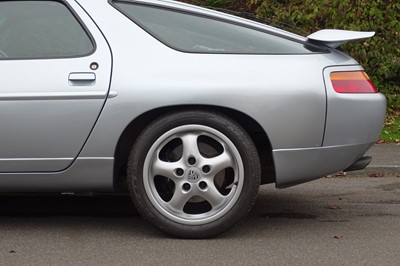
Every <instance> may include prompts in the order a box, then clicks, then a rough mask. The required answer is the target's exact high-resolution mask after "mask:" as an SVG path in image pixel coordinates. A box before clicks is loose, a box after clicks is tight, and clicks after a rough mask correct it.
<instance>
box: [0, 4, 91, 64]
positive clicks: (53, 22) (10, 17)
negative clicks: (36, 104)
mask: <svg viewBox="0 0 400 266" xmlns="http://www.w3.org/2000/svg"><path fill="white" fill-rule="evenodd" d="M93 49H94V46H93V43H92V41H91V39H90V38H89V36H88V35H87V34H86V32H85V31H84V29H83V28H82V26H81V25H80V23H79V22H78V21H77V20H76V18H75V17H74V15H73V14H72V13H71V12H70V11H69V9H68V8H67V7H66V6H64V5H63V4H62V3H60V2H55V1H2V2H0V59H3V58H15V59H23V58H60V57H76V56H83V55H87V54H90V53H91V52H92V51H93Z"/></svg>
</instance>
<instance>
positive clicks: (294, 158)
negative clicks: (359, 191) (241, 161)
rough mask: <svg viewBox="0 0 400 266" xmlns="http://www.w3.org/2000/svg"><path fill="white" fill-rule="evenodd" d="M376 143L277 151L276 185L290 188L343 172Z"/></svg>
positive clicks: (275, 154) (275, 156)
mask: <svg viewBox="0 0 400 266" xmlns="http://www.w3.org/2000/svg"><path fill="white" fill-rule="evenodd" d="M373 144H374V142H370V143H365V144H357V145H338V146H328V147H316V148H302V149H277V150H273V151H272V152H273V157H274V163H275V172H276V187H277V188H284V187H290V186H293V185H297V184H300V183H304V182H307V181H311V180H314V179H317V178H320V177H323V176H326V175H328V174H332V173H335V172H339V171H342V170H344V169H346V168H348V167H349V166H351V165H352V164H353V163H354V162H356V161H357V160H358V159H359V158H361V157H362V156H363V155H364V153H365V152H366V151H367V150H368V149H369V148H370V147H371V146H372V145H373Z"/></svg>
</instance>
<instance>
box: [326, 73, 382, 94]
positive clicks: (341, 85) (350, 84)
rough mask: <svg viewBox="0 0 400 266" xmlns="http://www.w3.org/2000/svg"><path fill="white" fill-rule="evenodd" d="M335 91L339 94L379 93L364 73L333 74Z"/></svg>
mask: <svg viewBox="0 0 400 266" xmlns="http://www.w3.org/2000/svg"><path fill="white" fill-rule="evenodd" d="M331 82H332V85H333V89H334V90H335V91H336V92H338V93H377V92H378V90H377V89H376V88H375V86H374V84H372V81H371V80H370V79H369V77H368V76H367V74H365V72H364V71H346V72H344V71H343V72H332V73H331Z"/></svg>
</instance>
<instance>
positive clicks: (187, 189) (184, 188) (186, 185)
mask: <svg viewBox="0 0 400 266" xmlns="http://www.w3.org/2000/svg"><path fill="white" fill-rule="evenodd" d="M190 188H191V186H190V184H189V183H185V184H183V185H182V189H183V190H184V191H189V190H190Z"/></svg>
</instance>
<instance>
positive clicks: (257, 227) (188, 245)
mask: <svg viewBox="0 0 400 266" xmlns="http://www.w3.org/2000/svg"><path fill="white" fill-rule="evenodd" d="M0 210H1V211H0V265H400V178H399V177H393V178H391V177H383V178H382V177H381V178H354V177H353V178H324V179H320V180H318V181H314V182H310V183H307V184H303V185H300V186H296V187H293V188H289V189H285V190H277V189H275V188H274V187H273V186H271V185H268V186H263V187H262V189H261V190H260V193H259V197H258V199H257V202H256V205H255V206H254V209H253V211H252V212H251V214H250V215H249V217H247V219H246V220H244V221H243V222H242V223H241V224H239V225H238V226H236V227H235V228H233V229H232V230H231V231H229V232H228V233H226V234H224V235H222V236H220V237H218V238H215V239H211V240H178V239H173V238H170V237H168V236H166V235H164V234H162V233H160V232H158V231H157V230H155V229H154V228H153V227H152V226H150V225H149V224H148V223H146V222H145V221H144V220H143V219H142V218H141V217H140V216H139V215H138V214H137V213H136V212H135V211H134V209H133V207H132V205H131V203H130V201H129V198H127V197H72V196H62V197H55V196H36V197H16V196H12V195H11V196H10V195H7V196H4V195H3V196H0Z"/></svg>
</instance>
